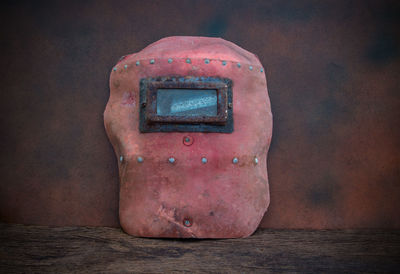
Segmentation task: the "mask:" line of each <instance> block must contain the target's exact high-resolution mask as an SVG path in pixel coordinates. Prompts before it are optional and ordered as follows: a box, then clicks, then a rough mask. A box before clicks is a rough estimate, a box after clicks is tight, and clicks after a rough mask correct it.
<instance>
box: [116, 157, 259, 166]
mask: <svg viewBox="0 0 400 274" xmlns="http://www.w3.org/2000/svg"><path fill="white" fill-rule="evenodd" d="M123 160H124V156H120V157H119V161H120V162H122V161H123ZM136 160H137V161H138V163H143V162H144V159H143V157H141V156H138V157H137V158H136ZM168 162H170V163H171V164H173V163H175V158H174V157H170V158H168ZM201 162H202V163H203V164H207V162H208V160H207V158H206V157H203V158H201ZM232 163H233V164H237V163H239V159H238V158H237V157H234V158H233V159H232ZM254 163H255V164H256V165H257V164H258V158H257V157H254Z"/></svg>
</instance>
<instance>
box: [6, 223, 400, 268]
mask: <svg viewBox="0 0 400 274" xmlns="http://www.w3.org/2000/svg"><path fill="white" fill-rule="evenodd" d="M0 243H1V244H0V273H14V272H24V273H28V272H29V273H32V272H35V273H38V272H40V273H41V272H52V273H61V272H91V273H93V272H111V273H115V272H174V271H175V272H181V271H188V272H229V273H231V272H246V273H247V272H252V273H253V272H267V271H269V272H305V273H310V272H324V273H327V272H331V273H338V272H396V271H399V269H400V231H399V230H397V231H393V230H269V229H261V230H258V231H257V232H256V233H255V234H254V235H253V236H251V237H249V238H246V239H229V240H195V239H193V240H176V239H145V238H135V237H132V236H129V235H127V234H125V233H124V232H123V231H121V230H120V229H118V228H108V227H44V226H26V225H15V224H4V223H0Z"/></svg>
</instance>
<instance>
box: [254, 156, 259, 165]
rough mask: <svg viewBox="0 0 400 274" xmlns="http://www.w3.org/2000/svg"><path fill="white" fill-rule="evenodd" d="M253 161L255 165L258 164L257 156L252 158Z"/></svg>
mask: <svg viewBox="0 0 400 274" xmlns="http://www.w3.org/2000/svg"><path fill="white" fill-rule="evenodd" d="M254 163H255V164H256V165H257V164H258V158H257V157H255V158H254Z"/></svg>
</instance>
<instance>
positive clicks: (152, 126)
mask: <svg viewBox="0 0 400 274" xmlns="http://www.w3.org/2000/svg"><path fill="white" fill-rule="evenodd" d="M160 88H166V89H215V90H217V98H218V103H217V108H218V112H217V113H218V114H217V116H197V117H182V116H179V117H178V116H159V115H157V113H156V104H157V90H158V89H160ZM139 117H140V121H139V130H140V132H142V133H148V132H174V131H177V132H219V133H232V132H233V94H232V80H230V79H228V78H219V77H196V76H185V77H182V76H166V77H157V78H143V79H141V80H140V113H139Z"/></svg>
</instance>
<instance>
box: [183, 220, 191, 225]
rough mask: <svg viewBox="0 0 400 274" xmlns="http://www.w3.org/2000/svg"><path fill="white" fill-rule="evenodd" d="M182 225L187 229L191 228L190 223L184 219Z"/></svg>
mask: <svg viewBox="0 0 400 274" xmlns="http://www.w3.org/2000/svg"><path fill="white" fill-rule="evenodd" d="M183 225H184V226H187V227H189V226H192V223H191V222H190V220H189V219H184V220H183Z"/></svg>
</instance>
